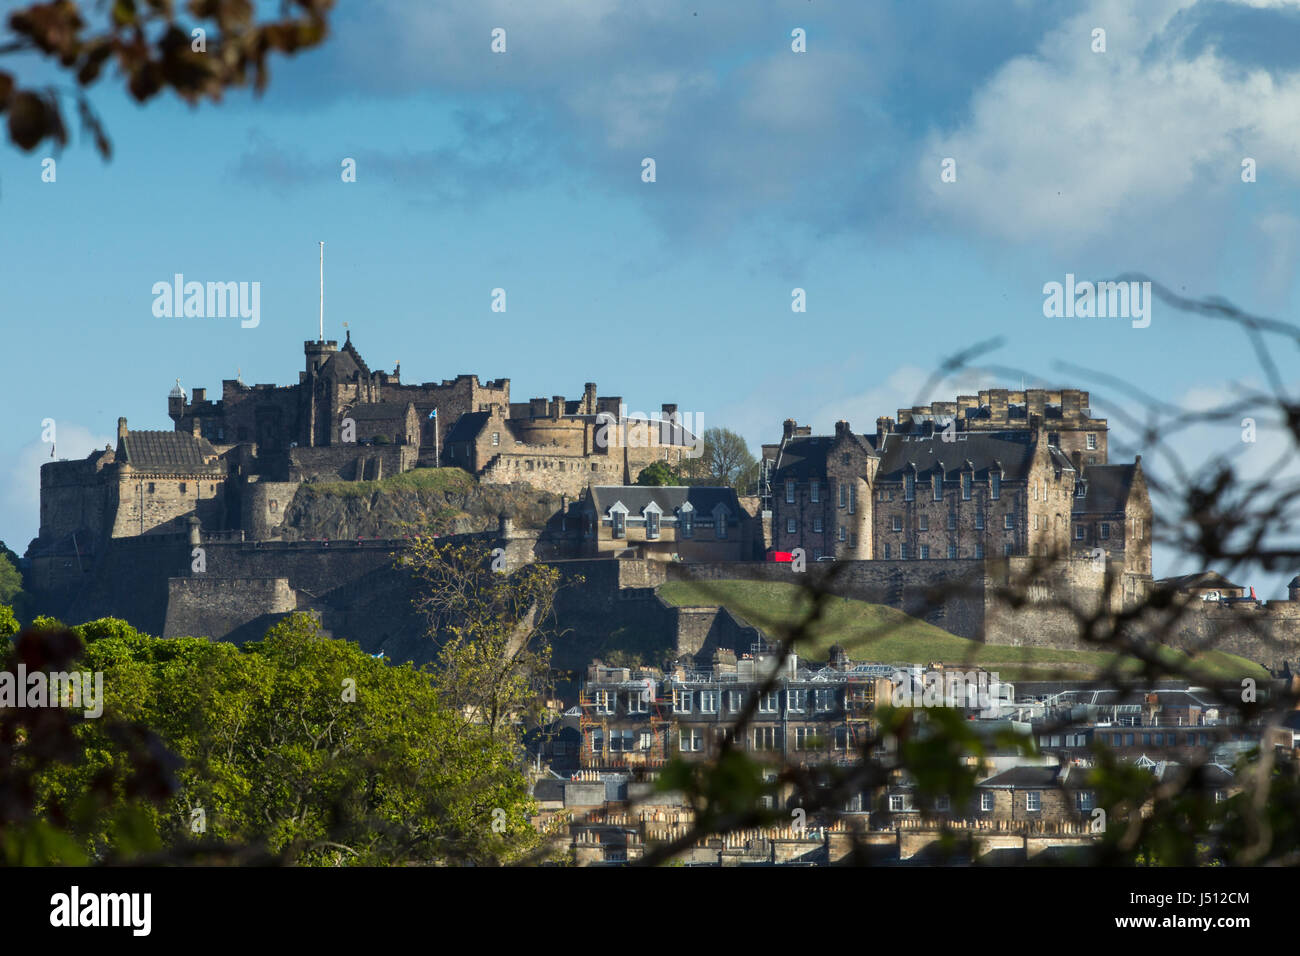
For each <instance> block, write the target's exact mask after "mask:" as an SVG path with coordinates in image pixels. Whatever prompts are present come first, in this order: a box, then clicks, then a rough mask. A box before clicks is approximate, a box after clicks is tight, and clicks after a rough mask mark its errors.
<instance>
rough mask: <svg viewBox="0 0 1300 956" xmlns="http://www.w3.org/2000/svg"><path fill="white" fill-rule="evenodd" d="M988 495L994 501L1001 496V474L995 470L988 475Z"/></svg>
mask: <svg viewBox="0 0 1300 956" xmlns="http://www.w3.org/2000/svg"><path fill="white" fill-rule="evenodd" d="M989 497H990V498H992V499H993V500H994V501H996V500H997V499H998V498H1000V497H1002V476H1001V475H1000V474H998V473H997V472H994V473H993V474H991V475H989Z"/></svg>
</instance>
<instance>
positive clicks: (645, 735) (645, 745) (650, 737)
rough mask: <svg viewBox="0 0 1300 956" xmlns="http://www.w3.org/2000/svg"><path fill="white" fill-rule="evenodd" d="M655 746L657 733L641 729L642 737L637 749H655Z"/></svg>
mask: <svg viewBox="0 0 1300 956" xmlns="http://www.w3.org/2000/svg"><path fill="white" fill-rule="evenodd" d="M654 746H655V735H654V733H653V732H651V731H649V730H643V731H641V736H640V739H639V740H638V741H637V744H636V747H637V750H653V749H654Z"/></svg>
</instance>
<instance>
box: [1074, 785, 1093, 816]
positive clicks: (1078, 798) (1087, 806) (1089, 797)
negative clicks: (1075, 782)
mask: <svg viewBox="0 0 1300 956" xmlns="http://www.w3.org/2000/svg"><path fill="white" fill-rule="evenodd" d="M1095 800H1096V794H1094V793H1093V792H1092V791H1091V790H1080V791H1079V792H1078V793H1076V794H1075V795H1074V808H1075V809H1076V810H1082V811H1084V812H1087V811H1089V810H1091V809H1092V807H1093V803H1094V802H1095Z"/></svg>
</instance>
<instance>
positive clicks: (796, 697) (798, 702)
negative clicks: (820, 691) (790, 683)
mask: <svg viewBox="0 0 1300 956" xmlns="http://www.w3.org/2000/svg"><path fill="white" fill-rule="evenodd" d="M785 706H786V709H787V710H789V711H791V712H792V713H796V714H802V713H803V710H804V708H805V707H807V706H808V692H807V691H806V690H787V691H786V692H785Z"/></svg>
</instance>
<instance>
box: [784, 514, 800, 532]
mask: <svg viewBox="0 0 1300 956" xmlns="http://www.w3.org/2000/svg"><path fill="white" fill-rule="evenodd" d="M798 530H799V523H798V522H797V521H795V520H794V519H793V518H786V519H785V533H786V534H795V533H796V532H798Z"/></svg>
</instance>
